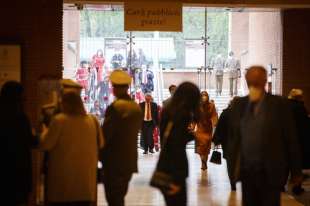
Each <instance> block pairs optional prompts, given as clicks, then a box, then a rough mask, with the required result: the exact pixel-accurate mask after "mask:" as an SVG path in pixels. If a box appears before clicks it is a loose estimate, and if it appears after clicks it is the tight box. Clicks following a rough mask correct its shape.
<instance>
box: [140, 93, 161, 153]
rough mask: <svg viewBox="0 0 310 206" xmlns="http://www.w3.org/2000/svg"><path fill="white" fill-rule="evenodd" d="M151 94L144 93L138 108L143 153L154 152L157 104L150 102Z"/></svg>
mask: <svg viewBox="0 0 310 206" xmlns="http://www.w3.org/2000/svg"><path fill="white" fill-rule="evenodd" d="M152 99H153V98H152V95H151V94H150V93H147V94H146V95H145V102H142V103H140V108H141V110H142V113H143V122H142V131H141V140H140V144H141V146H142V147H143V149H144V154H147V153H148V152H150V153H154V139H153V132H154V129H155V127H156V126H157V125H158V106H157V104H156V103H155V102H152Z"/></svg>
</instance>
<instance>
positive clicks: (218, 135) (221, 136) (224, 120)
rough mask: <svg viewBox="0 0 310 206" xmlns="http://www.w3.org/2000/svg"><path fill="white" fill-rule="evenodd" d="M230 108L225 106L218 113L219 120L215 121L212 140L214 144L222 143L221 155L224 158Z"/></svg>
mask: <svg viewBox="0 0 310 206" xmlns="http://www.w3.org/2000/svg"><path fill="white" fill-rule="evenodd" d="M230 110H231V109H230V108H226V109H224V110H223V112H222V114H221V115H220V118H219V121H218V122H217V125H216V129H215V132H214V135H213V139H212V141H213V142H214V144H215V145H222V149H223V157H224V158H225V159H226V155H227V154H226V153H227V151H226V149H227V141H228V139H229V134H228V126H229V113H230Z"/></svg>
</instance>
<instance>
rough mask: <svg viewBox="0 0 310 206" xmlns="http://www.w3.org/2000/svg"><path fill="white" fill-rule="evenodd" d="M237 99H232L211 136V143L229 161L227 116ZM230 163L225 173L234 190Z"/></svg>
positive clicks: (228, 162) (234, 185)
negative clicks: (221, 151) (218, 146)
mask: <svg viewBox="0 0 310 206" xmlns="http://www.w3.org/2000/svg"><path fill="white" fill-rule="evenodd" d="M238 98H239V97H234V99H233V100H232V101H231V102H230V104H229V106H228V107H227V108H226V109H224V110H223V111H222V113H221V115H220V118H219V120H218V123H217V125H216V129H215V132H214V135H213V139H212V141H213V142H214V144H215V145H221V146H222V150H223V158H225V159H229V158H228V157H227V147H228V144H229V142H230V141H231V137H229V115H230V113H231V107H232V105H233V103H234V102H235V101H236V100H237V99H238ZM230 163H231V162H230V161H227V172H228V177H229V181H230V186H231V190H232V191H235V190H236V182H235V181H234V179H233V174H232V171H231V167H232V166H231V164H230Z"/></svg>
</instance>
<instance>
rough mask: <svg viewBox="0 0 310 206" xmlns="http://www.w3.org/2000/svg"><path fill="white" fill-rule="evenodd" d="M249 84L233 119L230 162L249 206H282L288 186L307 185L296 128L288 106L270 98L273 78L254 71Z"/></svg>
mask: <svg viewBox="0 0 310 206" xmlns="http://www.w3.org/2000/svg"><path fill="white" fill-rule="evenodd" d="M246 80H247V84H248V87H249V95H248V96H246V97H242V98H240V99H238V100H237V101H236V102H235V103H234V104H233V106H232V109H231V114H230V116H229V118H230V119H229V136H230V138H229V139H228V140H227V143H226V151H227V154H226V158H227V161H228V162H229V163H230V165H232V167H231V168H230V170H231V171H230V173H231V174H233V178H234V180H237V179H239V180H241V182H242V193H243V194H242V195H243V205H244V206H280V194H281V189H282V188H283V186H284V185H285V183H286V181H287V174H288V172H290V173H291V176H292V178H293V179H292V181H293V182H294V183H296V184H297V183H298V182H300V181H301V178H300V177H301V163H300V160H301V159H300V153H299V147H298V142H297V138H296V130H295V123H294V121H293V117H292V114H291V111H290V109H289V107H288V104H287V100H285V99H283V98H281V97H277V96H273V95H271V94H267V93H266V92H265V85H266V82H267V72H266V70H265V68H263V67H260V66H254V67H251V68H250V69H249V70H248V72H247V74H246Z"/></svg>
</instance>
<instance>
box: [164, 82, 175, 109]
mask: <svg viewBox="0 0 310 206" xmlns="http://www.w3.org/2000/svg"><path fill="white" fill-rule="evenodd" d="M176 89H177V86H176V85H174V84H172V85H170V86H169V93H170V97H168V98H167V99H166V100H164V101H163V107H166V106H167V105H168V104H169V102H170V101H171V98H172V96H173V94H174V93H175V90H176Z"/></svg>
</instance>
